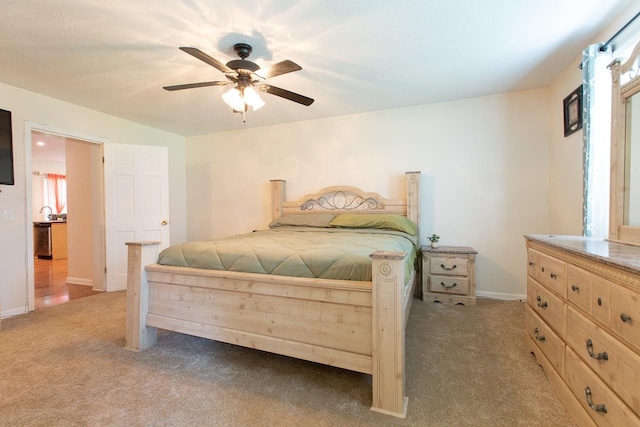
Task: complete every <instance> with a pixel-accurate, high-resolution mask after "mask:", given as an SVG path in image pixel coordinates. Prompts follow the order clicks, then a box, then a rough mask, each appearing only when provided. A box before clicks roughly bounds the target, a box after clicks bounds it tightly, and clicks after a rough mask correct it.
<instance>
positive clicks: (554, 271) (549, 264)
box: [539, 254, 567, 298]
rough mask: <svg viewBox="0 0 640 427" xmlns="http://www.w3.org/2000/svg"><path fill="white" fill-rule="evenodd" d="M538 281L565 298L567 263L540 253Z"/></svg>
mask: <svg viewBox="0 0 640 427" xmlns="http://www.w3.org/2000/svg"><path fill="white" fill-rule="evenodd" d="M539 262H540V283H543V284H544V285H545V286H546V287H547V288H549V289H551V290H552V291H554V292H555V293H557V294H558V295H560V296H561V297H562V298H567V263H565V262H564V261H560V260H557V259H555V258H551V257H550V256H547V255H544V254H540V255H539Z"/></svg>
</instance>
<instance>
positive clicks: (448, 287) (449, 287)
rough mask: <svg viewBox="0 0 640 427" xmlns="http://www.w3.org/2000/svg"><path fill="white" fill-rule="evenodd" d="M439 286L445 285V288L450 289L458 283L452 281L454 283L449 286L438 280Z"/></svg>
mask: <svg viewBox="0 0 640 427" xmlns="http://www.w3.org/2000/svg"><path fill="white" fill-rule="evenodd" d="M440 286H443V287H445V288H447V289H452V288H455V287H456V286H458V284H457V283H454V284H453V285H451V286H447V285H445V284H444V282H440Z"/></svg>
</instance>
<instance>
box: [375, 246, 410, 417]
mask: <svg viewBox="0 0 640 427" xmlns="http://www.w3.org/2000/svg"><path fill="white" fill-rule="evenodd" d="M406 256H407V253H406V252H385V251H376V252H374V253H372V254H371V255H370V257H371V259H372V271H371V274H372V279H373V290H372V292H373V295H372V310H371V311H372V328H373V331H372V333H373V355H372V356H373V368H372V377H373V404H372V406H371V410H372V411H376V412H381V413H383V414H387V415H393V416H395V417H399V418H404V417H405V416H406V414H407V404H408V402H409V399H408V398H407V397H406V396H405V349H404V341H405V338H404V337H405V335H404V332H405V330H404V312H403V306H404V304H403V301H404V295H403V289H404V287H405V286H404V281H405V280H404V279H405V277H404V276H405V273H404V259H405V257H406Z"/></svg>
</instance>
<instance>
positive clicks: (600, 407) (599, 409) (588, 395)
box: [584, 386, 607, 414]
mask: <svg viewBox="0 0 640 427" xmlns="http://www.w3.org/2000/svg"><path fill="white" fill-rule="evenodd" d="M584 394H585V397H586V399H587V405H589V407H590V408H591V409H593V410H594V411H596V412H602V413H603V414H606V413H607V407H606V406H605V405H604V404H600V405H595V404H594V403H593V402H592V401H591V387H589V386H587V388H585V389H584Z"/></svg>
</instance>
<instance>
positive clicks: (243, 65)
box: [227, 59, 260, 73]
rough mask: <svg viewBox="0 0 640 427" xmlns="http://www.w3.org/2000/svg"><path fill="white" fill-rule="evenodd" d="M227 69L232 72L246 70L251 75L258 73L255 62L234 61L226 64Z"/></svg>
mask: <svg viewBox="0 0 640 427" xmlns="http://www.w3.org/2000/svg"><path fill="white" fill-rule="evenodd" d="M227 67H229V68H231V69H233V70H248V71H251V72H252V73H253V72H255V71H258V70H259V69H260V67H259V66H258V64H256V63H255V62H251V61H247V60H246V59H234V60H233V61H229V62H227Z"/></svg>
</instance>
